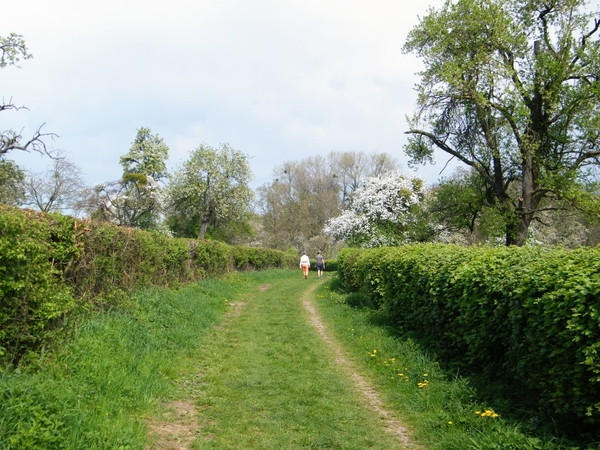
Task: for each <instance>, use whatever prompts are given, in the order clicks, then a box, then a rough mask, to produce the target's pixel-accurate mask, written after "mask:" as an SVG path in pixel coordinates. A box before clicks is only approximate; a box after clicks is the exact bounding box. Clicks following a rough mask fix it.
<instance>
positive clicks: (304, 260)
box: [300, 252, 310, 278]
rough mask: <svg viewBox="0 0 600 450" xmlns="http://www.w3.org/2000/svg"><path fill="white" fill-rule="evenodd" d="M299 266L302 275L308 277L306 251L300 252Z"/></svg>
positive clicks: (308, 259)
mask: <svg viewBox="0 0 600 450" xmlns="http://www.w3.org/2000/svg"><path fill="white" fill-rule="evenodd" d="M300 268H301V269H302V275H304V278H308V269H309V268H310V258H309V257H308V256H306V252H304V253H303V254H302V257H301V258H300Z"/></svg>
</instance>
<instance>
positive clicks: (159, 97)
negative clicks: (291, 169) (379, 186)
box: [0, 0, 440, 185]
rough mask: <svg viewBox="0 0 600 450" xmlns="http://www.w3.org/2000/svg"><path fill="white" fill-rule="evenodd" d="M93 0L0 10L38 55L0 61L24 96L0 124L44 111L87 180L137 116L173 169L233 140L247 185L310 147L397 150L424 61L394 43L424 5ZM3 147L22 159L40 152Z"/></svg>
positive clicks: (31, 162) (5, 86) (99, 172)
mask: <svg viewBox="0 0 600 450" xmlns="http://www.w3.org/2000/svg"><path fill="white" fill-rule="evenodd" d="M432 1H434V2H435V4H439V3H440V0H432ZM90 5H91V4H90V3H85V2H84V3H82V2H80V1H73V0H54V1H52V2H48V1H42V0H20V1H19V2H10V3H9V4H7V5H4V6H3V14H2V16H1V17H0V35H7V34H8V33H10V32H16V33H19V34H22V35H23V37H24V38H25V40H26V42H27V44H28V47H29V49H30V51H31V52H32V53H33V54H34V59H32V60H29V61H23V62H22V63H21V69H18V70H17V69H15V68H7V69H3V70H2V71H0V80H1V84H0V86H2V92H0V95H2V96H4V98H8V97H11V96H12V97H13V99H14V101H15V102H16V103H17V104H24V105H27V106H28V107H29V108H30V111H22V112H19V113H18V114H13V113H10V112H5V113H3V117H2V119H3V127H6V126H12V127H15V128H18V129H20V128H21V127H23V126H24V127H25V131H26V132H27V131H29V132H31V131H33V130H35V129H36V128H37V127H38V126H39V125H40V124H42V123H46V125H45V127H44V129H45V130H46V131H53V132H56V133H57V134H58V135H60V138H59V139H58V140H57V141H56V142H54V143H53V145H54V146H55V147H56V148H63V149H65V150H66V151H68V152H70V153H71V154H72V155H73V159H74V162H75V163H76V164H77V165H79V166H80V167H81V168H82V169H83V171H84V172H85V173H86V175H87V180H88V182H89V183H90V184H93V183H97V182H101V181H106V180H111V179H115V178H118V177H119V175H120V171H121V167H120V166H119V164H118V161H119V156H120V155H122V154H124V153H126V152H127V151H128V149H129V147H130V144H131V141H132V140H133V139H134V137H135V134H136V130H137V129H138V128H139V127H142V126H145V127H149V128H150V129H151V130H152V132H153V133H158V134H160V135H161V136H162V137H163V138H164V139H165V141H166V143H167V144H168V145H169V146H170V148H171V153H170V155H171V156H170V159H169V166H170V167H171V168H174V167H175V166H177V165H178V164H180V163H181V162H183V161H184V160H185V159H186V158H187V155H188V153H189V152H190V151H191V150H192V149H194V148H196V147H197V146H198V145H199V144H200V143H202V142H205V143H207V144H209V145H213V146H216V145H218V144H220V143H223V142H229V143H230V144H231V145H232V147H234V148H236V149H238V150H241V151H243V152H245V153H247V154H249V155H251V156H252V160H251V161H252V166H253V171H254V174H255V183H254V184H255V185H260V184H262V183H264V182H266V181H269V180H270V179H271V173H272V170H273V168H274V167H275V166H276V165H277V164H281V163H282V162H284V161H288V160H298V159H301V158H303V157H306V156H309V155H314V154H318V153H321V154H326V153H328V152H330V151H342V150H357V151H358V150H364V151H377V152H382V151H385V152H388V153H390V154H392V155H394V156H395V157H396V158H398V159H399V160H401V161H402V160H405V156H404V155H403V153H402V145H403V143H404V142H405V136H404V134H403V133H404V131H405V130H406V123H405V119H404V118H405V115H406V114H410V113H411V111H412V109H413V107H414V102H415V94H414V91H413V85H414V83H415V82H416V81H417V78H416V76H415V75H414V73H415V72H416V71H417V70H418V68H419V65H418V61H417V60H416V59H415V58H414V57H412V56H410V55H403V54H402V53H401V47H402V45H403V43H404V39H405V37H406V35H407V33H408V31H409V30H410V28H412V27H413V26H414V25H415V24H416V23H417V20H418V19H417V16H418V15H421V16H422V15H424V14H425V12H426V10H427V5H426V4H423V3H419V2H414V4H406V3H405V2H398V1H396V0H374V1H371V2H364V1H357V0H346V1H338V0H318V1H317V0H303V1H295V0H279V1H274V0H273V1H269V0H253V1H247V0H245V1H244V0H202V1H185V0H172V1H169V2H166V1H137V0H136V1H131V0H121V1H115V0H108V1H105V2H102V3H97V4H96V6H95V7H92V6H90ZM9 114H10V116H9ZM11 157H14V158H15V159H17V161H18V162H19V163H20V164H22V165H24V166H25V167H28V166H31V167H34V168H35V167H36V166H38V167H39V166H40V165H41V164H45V163H46V161H45V160H44V159H43V158H40V157H38V156H37V155H30V156H29V157H26V155H18V157H17V155H11ZM405 169H406V170H407V167H405ZM432 176H435V175H433V173H432Z"/></svg>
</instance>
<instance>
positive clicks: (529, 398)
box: [338, 244, 600, 432]
mask: <svg viewBox="0 0 600 450" xmlns="http://www.w3.org/2000/svg"><path fill="white" fill-rule="evenodd" d="M338 259H339V263H340V272H339V273H340V278H341V280H342V282H343V283H344V285H345V286H346V287H347V288H349V289H351V290H354V291H357V290H361V291H363V292H365V293H367V294H368V295H370V296H371V298H372V302H373V303H375V304H376V305H378V306H379V307H380V308H381V309H382V310H383V311H385V312H386V314H387V315H388V316H389V318H390V319H391V320H392V322H393V323H394V324H395V326H396V327H398V328H399V329H401V330H403V331H405V332H410V333H411V334H413V335H414V336H417V337H418V338H419V339H420V340H421V341H422V342H424V343H425V345H426V346H427V348H428V349H429V350H430V351H432V352H434V353H435V354H436V355H438V356H439V357H440V358H441V359H443V360H444V361H446V362H447V363H448V364H452V365H454V366H456V367H457V368H460V369H461V370H466V372H467V373H469V374H476V375H477V376H479V377H483V379H487V380H489V381H493V382H496V383H498V382H499V383H502V384H503V385H504V386H508V388H509V389H511V390H512V391H513V392H514V393H516V394H518V395H519V396H520V399H521V400H522V401H523V402H524V403H525V404H526V405H527V406H528V407H533V408H539V409H540V410H541V411H545V412H547V413H549V414H551V415H552V416H553V417H554V418H555V419H556V420H557V423H561V424H562V425H564V426H565V427H567V428H569V427H570V428H571V430H570V431H574V432H577V430H579V429H580V427H579V426H580V425H587V428H588V429H590V428H593V427H594V426H597V425H599V424H600V358H599V356H598V350H599V349H600V248H581V249H578V250H565V249H558V248H552V249H549V248H518V247H502V248H482V247H469V248H464V247H458V246H450V245H434V244H421V245H411V246H404V247H399V248H379V249H372V250H352V249H349V250H345V251H343V252H341V254H340V256H339V258H338ZM461 373H464V372H461ZM584 428H585V426H584Z"/></svg>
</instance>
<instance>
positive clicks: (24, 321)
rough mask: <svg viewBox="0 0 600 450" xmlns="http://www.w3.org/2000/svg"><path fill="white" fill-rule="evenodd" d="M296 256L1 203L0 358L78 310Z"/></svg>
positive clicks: (289, 262)
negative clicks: (147, 289) (136, 292)
mask: <svg viewBox="0 0 600 450" xmlns="http://www.w3.org/2000/svg"><path fill="white" fill-rule="evenodd" d="M296 265H297V257H296V256H295V255H291V254H287V253H283V252H279V251H276V250H270V249H261V248H247V247H234V246H229V245H227V244H224V243H222V242H218V241H209V240H202V241H196V240H190V239H172V238H168V237H166V236H164V235H162V234H159V233H154V232H146V231H142V230H138V229H132V228H123V227H117V226H114V225H111V224H107V223H92V222H88V221H81V220H78V219H74V218H72V217H66V216H62V215H59V214H43V213H37V212H33V211H28V210H23V209H19V208H14V207H7V206H3V205H0V359H5V360H12V361H13V362H15V361H18V360H19V358H21V357H22V356H23V355H24V354H25V353H26V352H27V351H29V350H35V349H37V348H39V346H40V345H41V344H42V343H43V342H44V341H45V339H47V338H48V337H49V336H50V335H51V333H52V329H53V324H54V322H56V321H57V319H60V318H62V317H64V315H65V314H66V313H68V312H69V311H71V310H73V309H74V308H75V307H77V306H78V305H82V306H87V305H91V306H97V305H107V306H115V305H118V302H119V301H122V300H123V299H124V298H125V294H127V293H129V292H131V291H132V290H134V289H136V288H140V287H144V286H175V285H177V284H180V283H186V282H191V281H195V280H199V279H202V278H205V277H208V276H218V275H221V274H224V273H227V272H231V271H234V270H255V269H265V268H271V267H277V268H292V267H294V268H295V267H296Z"/></svg>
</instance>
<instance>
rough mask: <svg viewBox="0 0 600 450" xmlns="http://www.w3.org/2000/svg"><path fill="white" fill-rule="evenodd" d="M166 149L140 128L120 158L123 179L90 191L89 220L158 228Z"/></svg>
mask: <svg viewBox="0 0 600 450" xmlns="http://www.w3.org/2000/svg"><path fill="white" fill-rule="evenodd" d="M168 154H169V147H167V145H166V144H165V143H164V141H163V139H162V138H160V137H159V136H158V135H152V134H151V131H150V129H149V128H140V129H139V130H138V131H137V135H136V138H135V140H134V141H133V143H132V144H131V148H130V150H129V152H128V153H126V154H125V155H123V156H121V158H120V163H121V166H122V167H123V176H122V178H121V179H120V180H118V181H113V182H107V183H103V184H100V185H97V186H96V187H94V188H93V189H92V190H90V192H89V193H88V200H87V205H86V207H85V208H84V209H87V212H88V214H89V216H90V217H91V218H93V219H97V220H104V221H108V222H113V223H116V224H117V225H122V226H126V227H135V228H141V229H143V230H153V229H159V228H160V226H159V225H160V221H161V213H162V209H163V199H162V186H161V181H162V180H163V179H164V178H165V177H166V176H167V169H166V163H165V160H166V159H167V157H168Z"/></svg>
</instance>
